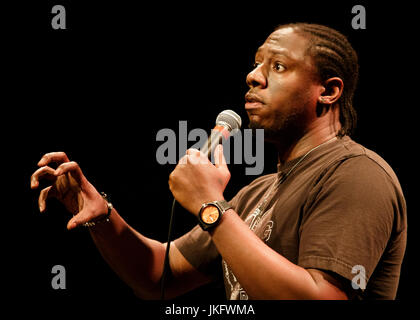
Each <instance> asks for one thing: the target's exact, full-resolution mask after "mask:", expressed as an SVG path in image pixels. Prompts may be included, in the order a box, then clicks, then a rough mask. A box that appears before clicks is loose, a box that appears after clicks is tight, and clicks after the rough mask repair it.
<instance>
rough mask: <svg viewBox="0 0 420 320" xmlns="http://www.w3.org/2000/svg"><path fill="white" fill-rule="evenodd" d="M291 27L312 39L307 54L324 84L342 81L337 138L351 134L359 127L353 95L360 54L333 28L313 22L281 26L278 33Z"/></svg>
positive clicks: (277, 28)
mask: <svg viewBox="0 0 420 320" xmlns="http://www.w3.org/2000/svg"><path fill="white" fill-rule="evenodd" d="M286 27H292V28H293V29H294V30H295V31H296V32H300V33H301V34H303V35H304V36H306V37H307V39H308V40H309V47H308V49H307V52H308V53H309V55H310V56H311V57H312V58H313V59H314V62H315V66H316V68H317V70H318V75H319V77H320V80H321V81H325V80H327V79H329V78H331V77H339V78H340V79H342V80H343V83H344V88H343V93H342V95H341V97H340V99H339V100H338V102H339V107H340V123H341V130H340V131H339V132H338V136H339V137H342V136H344V135H351V134H352V133H353V131H354V128H355V127H356V121H357V115H356V110H355V109H354V107H353V96H354V91H355V90H356V85H357V81H358V76H359V64H358V58H357V54H356V52H355V51H354V49H353V47H352V46H351V44H350V43H349V41H348V40H347V38H346V37H345V36H344V35H343V34H341V33H340V32H338V31H337V30H334V29H332V28H329V27H326V26H323V25H318V24H312V23H291V24H287V25H280V26H278V27H276V29H275V31H276V30H279V29H282V28H286Z"/></svg>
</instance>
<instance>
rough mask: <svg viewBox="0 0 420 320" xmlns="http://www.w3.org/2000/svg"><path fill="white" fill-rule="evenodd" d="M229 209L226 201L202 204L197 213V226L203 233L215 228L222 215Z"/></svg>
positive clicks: (229, 206)
mask: <svg viewBox="0 0 420 320" xmlns="http://www.w3.org/2000/svg"><path fill="white" fill-rule="evenodd" d="M231 208H232V206H231V205H230V204H229V203H228V202H227V201H226V200H220V201H212V202H207V203H204V204H203V205H202V206H201V209H200V212H199V213H198V224H199V225H200V227H201V228H202V229H203V230H204V231H208V230H210V229H212V228H214V227H215V226H217V225H218V224H219V222H220V220H221V219H222V215H223V214H224V213H225V212H226V211H227V210H229V209H231Z"/></svg>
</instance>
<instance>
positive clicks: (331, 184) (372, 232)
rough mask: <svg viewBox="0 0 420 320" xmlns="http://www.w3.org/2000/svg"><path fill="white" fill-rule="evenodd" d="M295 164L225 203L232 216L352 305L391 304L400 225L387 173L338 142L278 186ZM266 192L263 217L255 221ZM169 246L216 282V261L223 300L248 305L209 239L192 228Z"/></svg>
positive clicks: (402, 218) (396, 189)
mask: <svg viewBox="0 0 420 320" xmlns="http://www.w3.org/2000/svg"><path fill="white" fill-rule="evenodd" d="M299 160H300V158H298V159H294V160H292V161H290V162H287V163H284V164H282V165H279V166H278V172H277V173H274V174H269V175H265V176H262V177H259V178H257V179H255V180H254V181H253V182H252V183H251V184H249V185H248V186H246V187H244V188H243V189H241V190H240V191H239V192H238V194H237V195H236V196H235V197H234V198H233V199H232V200H231V201H230V203H231V204H232V205H233V207H234V208H235V211H236V212H237V213H238V214H239V215H240V217H241V218H242V219H243V220H244V221H245V223H246V224H248V225H249V226H250V228H251V229H252V230H253V231H254V232H255V233H256V234H257V235H258V236H259V237H260V238H261V239H262V240H263V241H264V242H265V243H266V244H267V245H268V246H270V247H271V248H273V249H274V250H275V251H276V252H278V253H279V254H281V255H282V256H284V257H285V258H287V259H288V260H290V261H291V262H293V263H295V264H297V265H299V266H301V267H303V268H314V269H320V270H324V271H327V272H332V273H334V274H335V275H338V277H339V278H341V277H342V278H344V279H347V280H349V281H348V282H347V284H348V287H349V288H350V291H351V290H353V291H354V293H355V294H354V295H353V294H352V292H349V295H350V296H351V297H353V296H354V297H358V298H363V299H394V298H395V295H396V291H397V287H398V281H399V275H400V269H401V263H402V260H403V256H404V252H405V247H406V237H407V219H406V205H405V200H404V196H403V193H402V190H401V186H400V184H399V182H398V179H397V177H396V175H395V173H394V172H393V170H392V169H391V168H390V166H389V165H388V164H387V163H386V162H385V161H384V160H383V159H382V158H381V157H379V156H378V155H377V154H376V153H374V152H372V151H370V150H368V149H366V148H364V147H363V146H361V145H360V144H357V143H355V142H354V141H353V140H351V139H350V138H349V137H343V138H341V139H337V140H333V141H332V142H329V143H326V144H324V145H322V146H320V147H319V148H317V149H316V150H314V151H313V152H311V153H310V154H309V155H308V156H307V157H306V158H304V159H303V160H302V161H301V162H300V163H299V164H298V165H297V166H296V167H295V168H294V169H293V170H292V171H291V173H290V175H288V176H287V178H286V179H285V180H284V181H283V182H282V183H281V182H280V181H281V179H282V177H284V175H285V174H286V173H287V172H289V171H290V170H291V169H292V168H293V167H294V166H295V165H296V163H297V162H298V161H299ZM270 188H271V190H270ZM270 191H271V194H270V195H269V196H268V197H267V201H266V203H265V210H262V212H260V213H258V211H259V210H257V209H258V207H259V206H260V204H261V203H262V202H263V200H264V199H265V198H266V196H267V194H268V193H270ZM232 237H234V235H232ZM175 245H176V247H177V248H178V249H179V250H180V252H181V253H182V254H183V255H184V257H185V258H186V259H187V260H188V261H189V262H190V263H191V264H192V265H193V266H194V267H196V268H197V269H198V270H200V271H202V272H204V273H207V274H210V275H214V276H217V274H216V273H217V271H219V272H218V273H219V276H220V265H218V264H219V263H220V261H222V262H221V263H222V273H223V278H224V283H225V288H226V295H227V298H228V299H247V298H248V295H247V293H246V291H245V290H244V288H242V287H241V285H240V283H239V282H238V279H237V278H236V277H235V275H234V274H233V273H232V270H231V269H230V268H229V266H228V265H227V264H226V262H225V261H224V260H221V257H220V254H219V253H218V252H217V249H216V247H215V246H214V244H213V243H212V240H211V237H210V236H209V234H208V233H207V232H205V231H202V230H201V228H200V227H199V226H196V227H195V228H193V229H192V230H191V231H190V232H188V233H187V234H185V235H184V236H182V237H180V238H179V239H177V240H175ZM240 245H241V244H240V243H238V246H240ZM250 254H252V252H250ZM259 272H264V270H260V271H259ZM345 281H346V280H345ZM350 284H351V285H350ZM357 286H359V289H357ZM352 288H353V289H352ZM354 288H356V289H357V290H356V289H354Z"/></svg>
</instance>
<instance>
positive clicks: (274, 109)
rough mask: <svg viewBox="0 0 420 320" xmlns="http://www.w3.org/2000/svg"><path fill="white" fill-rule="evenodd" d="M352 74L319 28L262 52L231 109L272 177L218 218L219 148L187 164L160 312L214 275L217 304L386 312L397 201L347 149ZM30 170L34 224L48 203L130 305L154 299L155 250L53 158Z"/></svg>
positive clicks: (275, 41)
mask: <svg viewBox="0 0 420 320" xmlns="http://www.w3.org/2000/svg"><path fill="white" fill-rule="evenodd" d="M357 74H358V65H357V56H356V54H355V52H354V50H353V49H352V48H351V46H350V44H349V43H348V41H347V39H346V38H345V37H344V36H342V35H341V34H340V33H338V32H337V31H335V30H332V29H330V28H327V27H324V26H319V25H312V24H290V25H284V26H280V27H278V28H277V29H276V30H275V31H274V32H273V33H272V34H271V35H270V36H269V37H268V38H267V40H266V41H265V42H264V44H263V45H262V46H261V47H260V48H259V49H258V51H257V54H256V57H255V68H254V70H253V71H252V72H250V73H249V74H248V76H247V79H246V80H247V84H248V86H249V88H250V90H249V91H248V93H247V94H246V96H245V99H246V104H245V108H246V110H247V113H248V115H249V120H250V127H251V128H263V129H264V133H265V138H266V140H267V141H269V142H271V143H274V144H275V146H276V148H277V150H278V172H277V173H275V174H271V175H267V176H263V177H259V178H257V179H256V180H255V181H253V182H252V183H251V184H250V185H248V186H246V187H244V188H243V189H242V190H241V191H240V192H239V193H238V194H237V195H236V196H235V197H234V198H233V199H232V200H231V201H230V202H229V204H228V203H226V202H225V201H224V200H225V199H224V196H223V191H224V189H225V187H226V185H227V183H228V181H229V178H230V173H229V170H228V168H227V166H226V163H225V161H224V158H223V151H222V148H221V147H218V148H217V150H216V158H217V159H218V161H217V162H216V165H213V164H212V163H211V162H209V161H208V160H207V159H206V156H205V155H203V154H202V153H200V152H198V151H197V150H193V149H190V150H188V151H187V154H186V155H185V156H184V158H183V159H182V160H181V161H180V163H179V164H178V166H177V167H176V168H175V170H174V171H173V172H172V173H171V175H170V177H169V187H170V189H171V191H172V193H173V195H174V197H175V198H176V199H177V201H178V202H179V203H180V204H181V205H182V206H183V207H184V208H186V209H187V210H188V211H190V212H191V213H192V214H194V215H196V216H199V217H198V218H199V225H198V226H197V227H195V228H194V229H193V230H191V231H190V232H188V233H187V234H185V235H184V236H182V237H181V238H179V239H177V240H175V241H174V242H173V243H172V245H171V251H170V259H169V261H170V270H171V277H170V279H168V283H167V286H166V297H167V298H171V297H175V296H177V295H180V294H182V293H185V292H187V291H189V290H192V289H194V288H196V287H198V286H201V285H203V284H205V283H208V282H210V281H213V280H215V279H216V278H217V277H218V276H219V277H220V274H219V273H220V263H221V264H222V269H223V278H224V282H225V288H226V293H227V297H228V298H230V299H348V298H366V299H393V298H395V294H396V291H397V287H398V280H399V273H400V268H401V263H402V259H403V256H404V251H405V244H406V207H405V201H404V197H403V194H402V191H401V187H400V185H399V183H398V180H397V178H396V176H395V174H394V173H393V171H392V169H391V168H390V167H389V166H388V165H387V164H386V163H385V161H384V160H383V159H381V158H380V157H379V156H378V155H376V154H375V153H373V152H372V151H370V150H367V149H366V148H364V147H362V146H361V145H359V144H357V143H355V142H353V141H352V140H351V139H350V138H349V136H348V134H350V132H351V130H352V128H353V127H354V120H355V113H354V109H353V106H352V97H353V93H354V90H355V87H356V82H357ZM51 162H56V163H58V164H59V166H58V167H57V169H55V170H54V169H52V168H51V167H50V166H48V165H49V164H50V163H51ZM38 166H40V168H39V169H38V170H37V171H35V173H34V174H33V175H32V178H31V187H32V188H36V187H37V186H38V185H39V179H40V178H41V177H49V178H53V179H54V183H53V185H52V186H50V187H47V188H46V189H44V190H42V191H41V193H40V197H39V207H40V210H41V211H44V210H45V207H46V202H45V201H46V199H47V198H48V197H51V196H55V197H57V198H58V199H60V200H61V201H62V202H63V203H64V204H65V205H66V207H67V208H68V210H69V211H70V212H72V213H73V215H74V217H73V218H71V219H70V221H69V222H68V225H67V227H68V229H73V228H75V227H77V226H80V225H83V224H86V223H87V224H88V225H92V226H91V227H90V228H89V230H90V233H91V235H92V238H93V240H94V242H95V244H96V246H97V247H98V249H99V250H100V252H101V254H102V255H103V257H104V259H105V260H106V261H107V262H108V263H109V265H110V266H111V267H112V268H113V269H114V270H115V272H116V273H117V274H118V275H119V276H120V277H121V278H122V279H123V280H124V281H125V282H126V283H127V284H128V285H129V286H131V287H132V288H133V290H134V291H135V292H136V294H137V295H138V296H139V297H141V298H144V299H155V298H158V297H159V288H160V287H159V284H160V279H161V276H162V271H163V261H164V255H165V249H166V244H162V243H160V242H158V241H155V240H152V239H149V238H146V237H145V236H143V235H141V234H140V233H138V232H137V231H136V230H134V229H133V228H131V227H130V226H129V225H128V224H127V223H126V222H125V221H124V220H123V219H122V218H121V216H120V215H119V214H118V213H117V211H116V210H115V209H114V208H112V207H110V206H109V205H108V204H107V202H106V201H104V200H103V198H102V197H101V195H100V194H99V193H98V192H97V191H96V189H95V188H94V187H93V186H92V185H91V184H90V183H89V182H88V180H87V179H86V177H85V176H84V175H83V173H82V171H81V169H80V168H79V166H78V165H77V163H75V162H71V161H69V159H68V158H67V156H66V155H65V154H64V153H62V152H55V153H49V154H46V155H44V156H43V157H42V159H41V160H40V162H39V163H38ZM214 202H216V203H214ZM203 204H204V206H203ZM104 215H106V216H107V218H108V220H109V221H104V220H103V216H104ZM215 221H217V223H215ZM203 229H204V230H203ZM355 271H356V272H355ZM355 279H357V280H355Z"/></svg>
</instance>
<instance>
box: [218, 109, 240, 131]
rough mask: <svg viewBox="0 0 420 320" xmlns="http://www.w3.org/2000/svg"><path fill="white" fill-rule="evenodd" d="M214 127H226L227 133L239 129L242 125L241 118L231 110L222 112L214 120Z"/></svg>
mask: <svg viewBox="0 0 420 320" xmlns="http://www.w3.org/2000/svg"><path fill="white" fill-rule="evenodd" d="M216 125H222V126H225V127H228V130H229V131H232V130H234V129H240V128H241V125H242V120H241V117H240V116H239V115H238V114H237V113H236V112H235V111H232V110H224V111H222V112H220V113H219V115H218V116H217V118H216Z"/></svg>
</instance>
